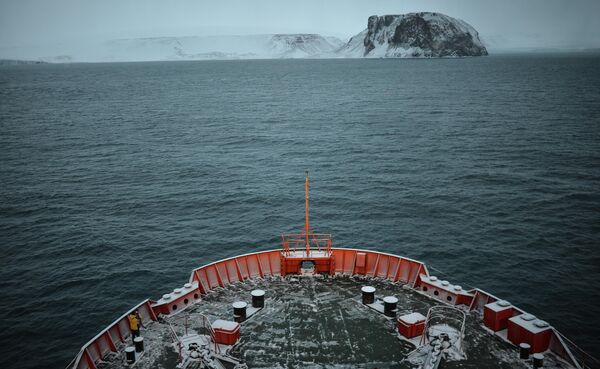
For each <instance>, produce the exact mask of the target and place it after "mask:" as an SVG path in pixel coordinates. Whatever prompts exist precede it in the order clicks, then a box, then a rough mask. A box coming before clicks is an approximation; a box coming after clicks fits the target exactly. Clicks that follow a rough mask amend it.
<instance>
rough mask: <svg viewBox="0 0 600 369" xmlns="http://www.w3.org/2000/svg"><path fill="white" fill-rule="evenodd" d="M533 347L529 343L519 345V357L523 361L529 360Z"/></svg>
mask: <svg viewBox="0 0 600 369" xmlns="http://www.w3.org/2000/svg"><path fill="white" fill-rule="evenodd" d="M530 348H531V346H530V345H529V344H528V343H525V342H523V343H521V344H520V345H519V357H520V358H521V359H523V360H527V359H529V349H530Z"/></svg>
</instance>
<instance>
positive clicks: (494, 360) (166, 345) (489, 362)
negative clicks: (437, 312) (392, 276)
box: [98, 276, 571, 369]
mask: <svg viewBox="0 0 600 369" xmlns="http://www.w3.org/2000/svg"><path fill="white" fill-rule="evenodd" d="M364 285H370V286H373V287H375V288H376V289H377V292H376V296H377V298H382V297H383V296H387V295H392V296H396V297H397V298H398V300H399V301H398V316H400V315H403V314H408V313H412V312H420V313H421V314H423V315H427V311H428V309H429V308H430V307H431V306H434V305H439V304H443V303H442V302H440V301H438V300H435V299H433V298H431V297H429V296H426V295H423V294H421V293H419V292H417V291H415V290H413V289H410V288H407V286H405V285H404V284H403V283H401V282H392V281H389V280H384V279H374V278H365V277H361V276H352V277H350V276H335V277H330V276H316V277H299V276H287V277H285V278H282V277H265V278H254V279H249V280H246V281H244V282H235V283H232V284H229V285H227V286H225V287H221V288H215V289H213V290H211V291H210V292H208V293H207V294H205V295H203V296H202V299H201V300H198V301H197V302H196V303H194V304H191V305H189V306H187V307H186V308H185V309H184V310H181V311H180V312H178V313H177V314H175V315H173V316H170V317H167V318H164V319H161V320H159V321H154V322H149V323H148V324H146V328H145V329H142V331H141V334H142V336H143V337H144V341H145V345H146V350H145V352H144V354H143V356H141V357H140V358H139V360H138V361H137V362H136V363H135V364H134V367H136V368H143V369H146V368H148V369H150V368H175V367H177V365H178V364H179V362H178V354H177V351H176V349H175V347H176V346H175V345H174V343H173V342H174V340H173V338H172V332H171V327H173V328H174V330H175V333H176V334H177V335H179V336H183V335H184V334H185V332H186V329H187V332H188V334H189V333H200V332H198V330H199V323H198V322H200V321H201V319H202V316H206V317H208V318H209V320H210V321H211V322H212V321H214V320H216V319H225V320H233V311H232V306H231V304H232V303H233V302H234V301H238V300H241V301H250V298H251V297H250V291H251V290H253V289H257V288H260V289H263V290H265V291H266V298H265V307H264V308H263V309H262V310H260V311H258V312H257V313H256V314H254V315H253V316H251V317H250V318H249V319H248V320H246V321H245V322H243V323H242V324H241V338H240V340H239V341H238V342H237V343H236V344H235V345H234V346H233V347H228V354H229V355H232V356H234V357H237V358H239V359H241V360H243V361H244V362H245V363H246V364H247V365H248V367H250V368H379V369H382V368H413V367H414V366H415V365H412V364H410V363H409V362H407V361H406V360H405V358H406V357H407V355H408V354H409V353H410V352H411V351H413V350H414V348H415V347H414V346H413V345H411V344H410V343H408V342H406V341H404V340H402V339H400V337H399V335H398V333H397V329H396V326H395V320H392V319H389V318H387V317H385V316H384V315H383V314H380V313H378V312H377V311H375V310H374V309H372V308H369V307H368V306H365V305H363V304H362V303H361V292H360V288H361V287H362V286H364ZM123 349H124V345H121V347H119V348H118V350H117V352H116V353H112V354H111V355H109V356H108V357H106V358H105V359H104V360H103V362H102V363H101V364H99V365H98V367H99V368H103V369H113V368H129V367H131V366H128V365H127V364H125V355H124V352H123ZM222 350H225V347H223V348H222ZM464 351H465V354H466V359H465V360H461V361H454V362H452V361H449V362H444V368H474V369H475V368H529V367H531V363H530V362H529V363H528V362H524V361H522V360H520V359H519V353H518V349H517V348H515V347H514V346H513V345H510V344H508V343H506V342H504V341H503V340H502V339H501V338H500V337H498V336H496V335H493V334H492V333H491V332H490V331H488V330H487V329H486V328H484V326H483V324H482V318H481V314H480V313H479V312H476V311H472V312H468V313H467V319H466V328H465V339H464ZM222 353H224V352H222ZM545 356H546V357H545V359H544V367H545V368H551V369H552V368H570V367H571V366H570V365H568V364H566V363H564V362H562V361H561V360H560V359H558V358H557V357H556V356H554V355H553V354H551V353H548V354H546V355H545ZM194 365H195V363H192V364H188V365H187V367H189V368H193V367H194ZM198 367H200V366H199V364H198ZM225 367H227V366H225Z"/></svg>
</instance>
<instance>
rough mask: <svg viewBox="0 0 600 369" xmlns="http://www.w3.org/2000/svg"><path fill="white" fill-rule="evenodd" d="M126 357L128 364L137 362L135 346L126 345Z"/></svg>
mask: <svg viewBox="0 0 600 369" xmlns="http://www.w3.org/2000/svg"><path fill="white" fill-rule="evenodd" d="M125 358H126V359H127V364H129V365H131V364H133V363H135V347H133V346H127V347H125Z"/></svg>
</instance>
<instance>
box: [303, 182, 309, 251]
mask: <svg viewBox="0 0 600 369" xmlns="http://www.w3.org/2000/svg"><path fill="white" fill-rule="evenodd" d="M304 192H305V209H304V211H305V219H304V237H305V243H306V256H307V257H308V255H309V253H310V246H309V239H308V233H309V230H310V224H309V222H308V170H307V171H306V181H305V182H304Z"/></svg>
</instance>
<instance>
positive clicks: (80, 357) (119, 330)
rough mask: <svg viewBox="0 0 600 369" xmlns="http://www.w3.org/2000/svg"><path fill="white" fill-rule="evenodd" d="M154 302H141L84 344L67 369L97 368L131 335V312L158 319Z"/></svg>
mask: <svg viewBox="0 0 600 369" xmlns="http://www.w3.org/2000/svg"><path fill="white" fill-rule="evenodd" d="M152 303H154V301H151V300H150V299H146V300H144V301H142V302H140V303H139V304H137V305H136V306H134V307H133V308H131V309H130V310H128V311H127V312H126V313H125V314H123V315H121V317H120V318H119V319H117V320H115V321H114V322H112V323H111V324H110V325H109V326H108V327H106V328H104V329H103V330H102V331H100V333H98V334H97V335H96V336H95V337H94V338H92V339H91V340H89V341H88V343H86V344H85V345H83V347H82V348H81V350H79V353H78V354H77V356H76V357H75V359H73V360H72V361H71V362H70V363H69V365H67V367H66V369H96V368H97V366H96V362H98V361H100V360H101V359H102V358H103V357H104V356H106V354H108V353H109V352H111V351H112V352H116V351H117V344H120V343H122V342H125V339H127V338H128V337H129V336H131V331H130V330H129V323H128V318H127V316H128V315H129V314H130V313H132V312H134V311H136V310H138V311H139V313H140V316H141V318H142V320H156V315H155V314H154V311H153V310H152Z"/></svg>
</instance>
